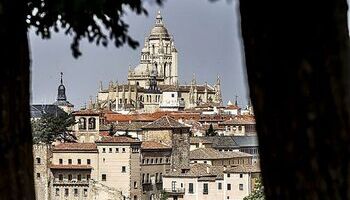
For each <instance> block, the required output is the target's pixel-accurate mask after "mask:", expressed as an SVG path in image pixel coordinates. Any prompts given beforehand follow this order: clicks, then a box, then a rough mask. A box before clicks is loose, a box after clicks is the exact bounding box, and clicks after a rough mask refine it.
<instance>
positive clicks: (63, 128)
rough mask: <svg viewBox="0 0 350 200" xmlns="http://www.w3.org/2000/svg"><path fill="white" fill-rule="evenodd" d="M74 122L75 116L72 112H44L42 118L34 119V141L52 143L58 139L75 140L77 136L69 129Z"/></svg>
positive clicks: (63, 140)
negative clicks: (54, 113)
mask: <svg viewBox="0 0 350 200" xmlns="http://www.w3.org/2000/svg"><path fill="white" fill-rule="evenodd" d="M74 124H75V121H74V118H73V116H72V115H70V114H67V113H62V114H60V115H57V116H56V115H53V114H44V115H43V116H42V117H41V118H40V119H38V120H35V121H32V130H33V143H35V144H38V143H44V144H51V143H52V142H54V141H56V140H59V141H62V142H73V141H75V140H76V138H75V136H74V135H72V134H71V133H70V131H69V130H68V129H69V128H70V127H71V126H72V125H74Z"/></svg>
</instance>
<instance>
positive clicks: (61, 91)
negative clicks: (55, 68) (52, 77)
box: [57, 72, 67, 101]
mask: <svg viewBox="0 0 350 200" xmlns="http://www.w3.org/2000/svg"><path fill="white" fill-rule="evenodd" d="M66 100H67V97H66V88H65V87H64V85H63V73H62V72H61V84H60V85H59V86H58V89H57V101H66Z"/></svg>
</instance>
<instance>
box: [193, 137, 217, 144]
mask: <svg viewBox="0 0 350 200" xmlns="http://www.w3.org/2000/svg"><path fill="white" fill-rule="evenodd" d="M198 143H203V144H212V143H213V142H211V141H209V140H206V139H205V138H204V137H190V144H198Z"/></svg>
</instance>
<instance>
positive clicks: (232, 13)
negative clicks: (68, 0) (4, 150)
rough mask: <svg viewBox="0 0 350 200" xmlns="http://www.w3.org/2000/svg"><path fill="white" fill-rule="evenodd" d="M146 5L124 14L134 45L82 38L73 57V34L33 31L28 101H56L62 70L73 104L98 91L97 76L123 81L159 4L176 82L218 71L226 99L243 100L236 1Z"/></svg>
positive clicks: (244, 87) (200, 79)
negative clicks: (142, 11)
mask: <svg viewBox="0 0 350 200" xmlns="http://www.w3.org/2000/svg"><path fill="white" fill-rule="evenodd" d="M145 6H146V8H147V10H148V11H149V16H148V17H146V16H137V15H134V14H131V13H129V14H128V15H127V16H125V17H124V19H125V20H126V21H127V22H128V23H129V25H130V28H129V32H130V34H131V36H132V37H133V38H134V39H137V40H138V41H139V42H140V47H139V48H138V49H136V50H133V49H131V48H130V47H128V46H127V45H126V46H124V47H122V48H118V49H117V48H115V47H114V46H113V44H112V43H111V44H110V45H109V46H108V48H104V47H102V46H98V47H96V46H95V45H94V44H89V43H88V42H86V41H83V42H82V43H81V50H82V53H83V55H82V56H81V57H80V58H78V59H74V58H73V56H72V54H71V50H70V43H71V39H72V38H70V37H67V36H65V35H63V34H62V33H59V34H54V36H53V38H52V39H50V40H42V39H41V38H40V37H38V36H36V35H35V34H34V33H33V32H32V31H31V32H30V36H29V37H30V44H31V56H32V103H53V102H54V101H55V99H56V95H57V87H58V84H59V74H60V72H61V71H62V72H63V73H64V84H65V86H66V89H67V97H68V100H69V101H70V102H71V103H73V104H74V105H75V107H76V108H80V107H81V106H83V105H84V104H85V103H87V102H88V101H89V97H90V96H93V97H95V96H96V94H97V91H98V85H99V81H103V83H104V85H105V86H107V85H108V82H109V81H110V80H113V81H116V80H118V81H119V82H125V81H126V79H127V71H128V66H129V65H131V66H135V65H137V64H138V62H139V57H140V48H142V45H143V42H144V38H145V37H146V36H147V35H148V34H149V32H150V30H151V28H152V27H153V25H154V21H155V15H156V12H157V10H159V9H160V10H161V12H162V15H163V18H164V22H165V25H166V27H167V28H168V31H169V32H170V33H171V34H172V35H173V36H174V40H175V45H176V47H177V50H178V52H179V76H180V82H181V83H189V82H190V81H191V78H192V74H193V73H195V74H196V77H197V82H200V83H204V82H205V81H207V82H208V83H210V84H212V83H214V82H215V80H216V76H217V75H220V77H221V83H222V93H223V98H224V103H225V104H226V103H227V101H228V100H234V98H235V97H234V96H235V95H236V94H237V95H238V96H239V97H238V100H239V103H240V104H241V105H245V104H246V102H247V85H246V75H245V69H244V66H243V64H242V60H243V57H242V47H241V45H242V41H241V36H240V27H239V13H238V5H237V3H236V1H232V2H227V1H225V0H221V1H217V2H215V3H211V2H209V1H208V0H191V1H189V0H176V1H169V0H168V1H166V2H165V4H164V6H163V7H161V8H159V7H158V6H156V5H150V4H149V3H146V4H145Z"/></svg>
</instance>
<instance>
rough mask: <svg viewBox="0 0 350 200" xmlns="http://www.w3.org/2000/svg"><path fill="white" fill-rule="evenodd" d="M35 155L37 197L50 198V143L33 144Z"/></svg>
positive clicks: (41, 199)
mask: <svg viewBox="0 0 350 200" xmlns="http://www.w3.org/2000/svg"><path fill="white" fill-rule="evenodd" d="M33 157H34V185H35V199H37V200H48V199H50V194H51V192H50V184H49V183H50V169H49V164H50V159H51V157H52V151H51V147H50V145H45V144H37V145H33Z"/></svg>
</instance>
